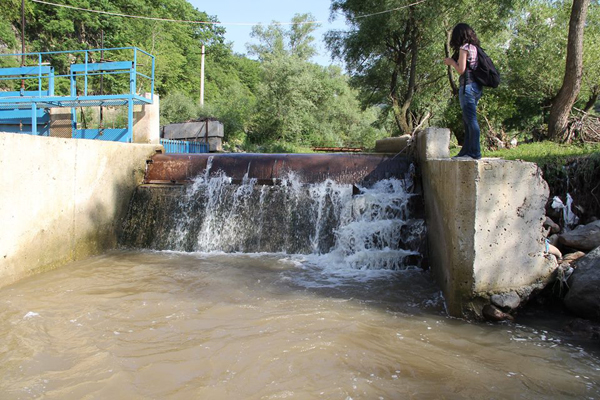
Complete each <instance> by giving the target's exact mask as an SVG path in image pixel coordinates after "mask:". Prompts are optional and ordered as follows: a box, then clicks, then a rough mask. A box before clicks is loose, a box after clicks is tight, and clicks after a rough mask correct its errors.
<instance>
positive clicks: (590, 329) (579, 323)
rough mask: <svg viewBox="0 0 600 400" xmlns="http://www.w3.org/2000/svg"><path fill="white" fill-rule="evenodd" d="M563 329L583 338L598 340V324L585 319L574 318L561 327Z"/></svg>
mask: <svg viewBox="0 0 600 400" xmlns="http://www.w3.org/2000/svg"><path fill="white" fill-rule="evenodd" d="M563 331H565V332H566V333H568V334H570V335H573V336H578V337H581V338H584V339H592V340H600V325H599V324H597V323H594V322H592V321H588V320H586V319H580V318H575V319H574V320H572V321H571V322H569V323H568V324H567V325H566V326H565V327H564V328H563Z"/></svg>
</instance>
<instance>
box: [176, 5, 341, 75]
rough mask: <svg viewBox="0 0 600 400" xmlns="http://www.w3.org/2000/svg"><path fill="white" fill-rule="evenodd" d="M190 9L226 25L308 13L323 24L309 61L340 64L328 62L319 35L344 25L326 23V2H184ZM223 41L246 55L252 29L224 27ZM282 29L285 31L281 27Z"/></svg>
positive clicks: (326, 53)
mask: <svg viewBox="0 0 600 400" xmlns="http://www.w3.org/2000/svg"><path fill="white" fill-rule="evenodd" d="M188 1H189V2H190V3H191V4H192V5H193V6H194V7H196V8H197V9H198V10H200V11H204V12H206V13H207V14H208V15H214V16H216V17H217V18H218V19H219V21H220V22H230V23H251V24H258V23H263V24H265V25H268V24H269V23H271V22H272V21H278V22H289V21H291V19H292V17H293V16H294V14H303V13H311V14H312V15H313V16H314V17H315V19H316V20H317V21H324V22H323V23H322V24H321V27H319V28H318V29H317V30H316V31H315V33H314V36H315V39H316V40H315V42H316V47H317V51H318V55H317V56H315V57H314V58H313V59H312V61H314V62H316V63H318V64H321V65H330V64H332V63H333V64H336V65H342V64H341V62H339V61H336V62H332V61H331V56H330V54H329V52H328V51H327V49H326V47H325V44H324V42H323V35H324V34H325V32H327V31H328V30H331V29H344V28H345V22H344V18H343V17H342V16H338V17H337V18H336V20H335V21H333V22H331V23H330V22H329V14H330V12H329V7H330V6H331V1H330V0H302V1H290V0H256V1H249V0H217V1H214V0H213V1H206V0H188ZM223 27H224V28H225V30H226V33H225V39H226V40H227V41H228V42H233V51H234V52H236V53H241V54H247V50H246V43H250V42H254V39H252V38H251V37H250V32H251V30H252V26H237V25H224V26H223ZM284 28H286V27H285V26H284Z"/></svg>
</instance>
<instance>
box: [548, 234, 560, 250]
mask: <svg viewBox="0 0 600 400" xmlns="http://www.w3.org/2000/svg"><path fill="white" fill-rule="evenodd" d="M548 242H550V244H551V245H552V246H555V247H556V245H557V244H558V235H556V234H554V235H552V236H550V237H549V238H548Z"/></svg>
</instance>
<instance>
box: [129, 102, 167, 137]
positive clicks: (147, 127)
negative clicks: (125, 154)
mask: <svg viewBox="0 0 600 400" xmlns="http://www.w3.org/2000/svg"><path fill="white" fill-rule="evenodd" d="M146 97H148V98H150V93H146ZM140 108H141V110H140V112H138V113H136V121H135V124H134V125H133V143H147V144H159V143H160V97H159V96H158V95H157V94H155V95H154V97H153V101H152V104H144V105H142V106H141V107H140Z"/></svg>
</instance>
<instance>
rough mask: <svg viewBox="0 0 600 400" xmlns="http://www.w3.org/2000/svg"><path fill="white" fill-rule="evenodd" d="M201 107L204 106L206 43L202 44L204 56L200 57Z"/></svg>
mask: <svg viewBox="0 0 600 400" xmlns="http://www.w3.org/2000/svg"><path fill="white" fill-rule="evenodd" d="M200 107H204V45H202V57H201V59H200Z"/></svg>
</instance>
